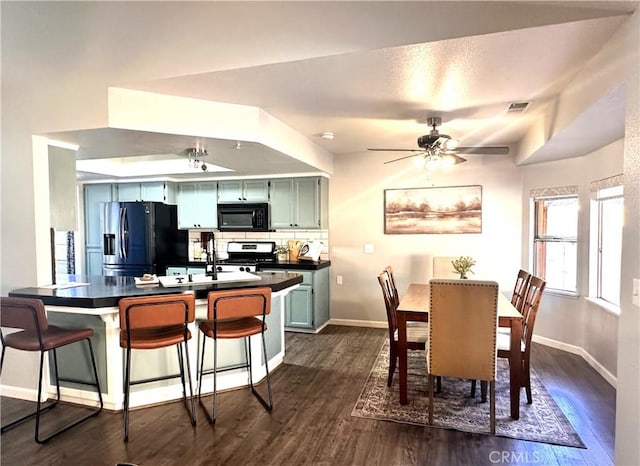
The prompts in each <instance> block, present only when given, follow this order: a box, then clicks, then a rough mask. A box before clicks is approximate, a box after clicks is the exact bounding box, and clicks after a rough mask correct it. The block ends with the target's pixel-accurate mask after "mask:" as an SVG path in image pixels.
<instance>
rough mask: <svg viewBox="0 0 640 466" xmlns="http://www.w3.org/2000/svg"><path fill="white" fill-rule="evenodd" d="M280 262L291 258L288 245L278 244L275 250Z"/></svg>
mask: <svg viewBox="0 0 640 466" xmlns="http://www.w3.org/2000/svg"><path fill="white" fill-rule="evenodd" d="M274 253H275V255H276V257H277V258H278V262H286V261H287V260H288V259H289V248H288V247H287V246H278V247H277V248H276V249H275V251H274Z"/></svg>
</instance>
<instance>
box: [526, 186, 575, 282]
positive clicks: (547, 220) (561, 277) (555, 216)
mask: <svg viewBox="0 0 640 466" xmlns="http://www.w3.org/2000/svg"><path fill="white" fill-rule="evenodd" d="M576 191H577V190H576ZM533 207H534V243H533V270H534V274H535V275H537V276H539V277H541V278H543V279H544V280H545V281H546V282H547V289H553V290H558V291H563V292H569V293H576V291H577V288H576V284H577V280H576V269H577V243H578V196H577V194H571V195H567V194H564V195H555V196H548V197H547V196H545V197H534V198H533Z"/></svg>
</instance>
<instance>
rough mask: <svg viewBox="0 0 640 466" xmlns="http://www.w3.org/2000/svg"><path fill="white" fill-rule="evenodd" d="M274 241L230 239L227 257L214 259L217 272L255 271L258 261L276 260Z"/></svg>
mask: <svg viewBox="0 0 640 466" xmlns="http://www.w3.org/2000/svg"><path fill="white" fill-rule="evenodd" d="M275 250H276V243H275V242H274V241H230V242H229V243H227V255H228V258H227V259H222V260H217V261H216V270H217V271H218V272H255V271H256V266H257V264H258V263H267V264H269V263H273V262H275V261H276V255H275Z"/></svg>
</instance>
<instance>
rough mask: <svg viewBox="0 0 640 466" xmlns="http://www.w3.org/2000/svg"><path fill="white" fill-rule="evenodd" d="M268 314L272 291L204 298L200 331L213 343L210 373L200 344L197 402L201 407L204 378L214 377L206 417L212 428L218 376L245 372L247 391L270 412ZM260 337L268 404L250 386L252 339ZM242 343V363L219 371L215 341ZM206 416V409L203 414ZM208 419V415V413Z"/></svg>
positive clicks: (216, 293) (214, 293)
mask: <svg viewBox="0 0 640 466" xmlns="http://www.w3.org/2000/svg"><path fill="white" fill-rule="evenodd" d="M270 312H271V288H267V287H262V288H251V289H236V290H227V291H211V292H209V294H208V296H207V320H204V321H202V322H200V325H199V328H200V331H202V333H203V334H204V335H205V337H208V338H212V339H213V369H210V370H205V369H204V356H205V343H206V340H207V339H206V338H204V339H203V340H202V353H201V358H200V370H199V373H198V375H199V383H198V402H199V403H200V405H201V406H202V407H203V408H204V405H203V404H202V378H203V376H204V375H207V374H213V411H212V414H211V416H210V417H209V421H210V423H211V424H215V422H216V417H217V409H218V394H217V388H218V387H217V374H218V372H223V371H229V370H235V369H242V368H248V369H249V387H250V388H251V393H253V395H254V396H255V397H256V398H257V399H258V401H259V402H260V403H261V404H262V406H264V408H265V409H266V410H267V411H271V410H272V409H273V395H272V393H271V378H270V375H269V364H268V357H267V345H266V341H265V332H266V330H267V322H266V317H267V315H269V313H270ZM252 335H261V337H262V353H263V358H264V365H265V369H266V379H267V396H268V399H269V401H266V400H265V399H264V397H262V396H261V395H260V394H259V393H258V391H257V390H256V388H255V387H254V384H253V372H252V359H251V338H250V337H251V336H252ZM237 338H242V339H243V340H244V352H245V363H243V364H239V365H233V366H230V367H225V368H223V369H218V339H237ZM206 412H207V410H206V408H205V413H206ZM207 416H208V413H207Z"/></svg>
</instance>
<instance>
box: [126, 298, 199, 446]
mask: <svg viewBox="0 0 640 466" xmlns="http://www.w3.org/2000/svg"><path fill="white" fill-rule="evenodd" d="M118 307H119V315H120V347H121V348H123V349H124V350H125V353H126V358H125V375H124V384H123V385H124V386H123V390H124V406H123V414H124V441H125V442H127V441H129V404H130V388H131V385H136V384H143V383H149V382H156V381H160V380H167V379H173V378H178V377H180V381H181V382H182V399H183V401H184V403H185V406H186V407H187V410H188V411H189V417H190V419H191V425H192V426H195V425H196V414H195V409H194V408H195V405H194V399H193V385H192V383H191V366H190V363H189V349H188V348H187V342H188V341H189V340H190V339H191V331H190V330H189V327H188V325H189V324H190V323H192V322H193V321H194V320H195V297H194V295H193V294H191V293H183V294H172V295H154V296H144V297H132V298H122V299H121V300H120V301H119V303H118ZM170 346H175V347H176V348H177V352H178V367H179V371H180V372H179V373H178V374H167V375H160V376H157V377H153V378H148V379H139V380H131V350H133V349H135V350H155V349H160V348H168V347H170ZM185 360H186V370H185ZM185 372H186V376H187V377H186V378H187V379H188V380H189V397H187V393H186V387H185ZM189 404H190V406H189Z"/></svg>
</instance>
